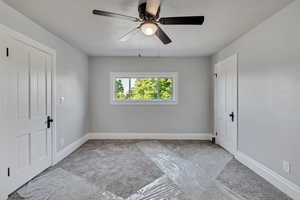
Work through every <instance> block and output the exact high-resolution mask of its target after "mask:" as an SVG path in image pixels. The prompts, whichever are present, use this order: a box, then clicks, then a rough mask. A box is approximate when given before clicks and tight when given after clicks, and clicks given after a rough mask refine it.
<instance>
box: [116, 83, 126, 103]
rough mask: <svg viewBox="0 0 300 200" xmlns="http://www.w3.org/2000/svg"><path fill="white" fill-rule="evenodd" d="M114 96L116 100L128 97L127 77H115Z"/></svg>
mask: <svg viewBox="0 0 300 200" xmlns="http://www.w3.org/2000/svg"><path fill="white" fill-rule="evenodd" d="M115 98H116V99H117V100H127V99H129V78H117V79H116V80H115Z"/></svg>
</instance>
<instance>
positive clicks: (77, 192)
mask: <svg viewBox="0 0 300 200" xmlns="http://www.w3.org/2000/svg"><path fill="white" fill-rule="evenodd" d="M24 199H25V200H46V199H47V200H289V199H290V198H288V197H287V196H286V195H285V194H283V193H282V192H280V191H279V190H277V189H276V188H275V187H274V186H272V185H270V184H269V183H268V182H266V181H265V180H264V179H262V178H261V177H259V176H258V175H256V174H255V173H253V172H252V171H251V170H249V169H248V168H246V167H245V166H243V165H242V164H240V163H239V162H238V161H236V160H235V159H233V157H232V156H231V155H230V154H229V153H227V152H226V151H225V150H223V149H222V148H220V147H218V146H217V145H212V144H210V143H208V142H195V141H96V140H95V141H89V142H87V143H86V144H84V145H83V146H82V147H81V148H79V149H78V150H77V151H75V152H74V153H72V154H71V155H70V156H68V157H67V158H66V159H64V160H63V161H61V162H60V163H58V164H57V165H56V166H54V167H52V168H50V169H48V170H47V171H46V172H44V173H42V174H41V175H39V176H38V177H36V178H35V179H33V180H32V181H30V182H29V183H28V184H26V185H25V186H23V187H22V188H20V189H19V190H18V191H16V192H15V193H14V194H12V195H11V196H10V197H9V200H24Z"/></svg>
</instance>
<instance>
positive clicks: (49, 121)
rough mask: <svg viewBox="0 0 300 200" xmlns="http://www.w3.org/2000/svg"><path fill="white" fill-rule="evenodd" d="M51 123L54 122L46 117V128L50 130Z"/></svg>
mask: <svg viewBox="0 0 300 200" xmlns="http://www.w3.org/2000/svg"><path fill="white" fill-rule="evenodd" d="M53 121H54V120H53V119H52V118H51V117H50V116H48V117H47V128H51V123H53Z"/></svg>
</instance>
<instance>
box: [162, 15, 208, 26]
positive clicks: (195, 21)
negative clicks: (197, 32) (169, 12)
mask: <svg viewBox="0 0 300 200" xmlns="http://www.w3.org/2000/svg"><path fill="white" fill-rule="evenodd" d="M159 23H161V24H164V25H202V24H203V23H204V16H186V17H163V18H160V19H159Z"/></svg>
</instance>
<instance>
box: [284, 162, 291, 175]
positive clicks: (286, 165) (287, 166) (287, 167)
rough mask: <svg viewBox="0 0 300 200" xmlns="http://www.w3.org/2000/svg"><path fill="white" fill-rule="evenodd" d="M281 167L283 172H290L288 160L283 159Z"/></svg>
mask: <svg viewBox="0 0 300 200" xmlns="http://www.w3.org/2000/svg"><path fill="white" fill-rule="evenodd" d="M282 168H283V171H284V172H285V173H287V174H290V173H291V164H290V162H288V161H285V160H284V161H283V162H282Z"/></svg>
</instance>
